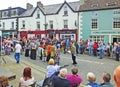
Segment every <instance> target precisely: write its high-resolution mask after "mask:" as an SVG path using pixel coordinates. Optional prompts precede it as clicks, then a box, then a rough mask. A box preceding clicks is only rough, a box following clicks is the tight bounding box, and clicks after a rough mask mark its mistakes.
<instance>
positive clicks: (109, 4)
mask: <svg viewBox="0 0 120 87" xmlns="http://www.w3.org/2000/svg"><path fill="white" fill-rule="evenodd" d="M116 4H117V3H116V2H108V3H106V5H107V6H115V5H116Z"/></svg>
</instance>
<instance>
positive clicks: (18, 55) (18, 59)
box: [14, 53, 20, 62]
mask: <svg viewBox="0 0 120 87" xmlns="http://www.w3.org/2000/svg"><path fill="white" fill-rule="evenodd" d="M14 57H15V60H16V61H17V62H19V61H20V53H15V55H14Z"/></svg>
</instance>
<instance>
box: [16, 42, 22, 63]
mask: <svg viewBox="0 0 120 87" xmlns="http://www.w3.org/2000/svg"><path fill="white" fill-rule="evenodd" d="M21 49H22V47H21V45H20V44H19V41H16V45H15V59H16V62H17V63H19V62H20V52H21Z"/></svg>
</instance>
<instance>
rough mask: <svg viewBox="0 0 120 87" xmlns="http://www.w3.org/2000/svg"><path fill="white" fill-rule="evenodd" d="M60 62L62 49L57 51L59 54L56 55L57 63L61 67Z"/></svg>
mask: <svg viewBox="0 0 120 87" xmlns="http://www.w3.org/2000/svg"><path fill="white" fill-rule="evenodd" d="M59 62H60V48H58V49H57V53H56V63H57V64H58V65H59Z"/></svg>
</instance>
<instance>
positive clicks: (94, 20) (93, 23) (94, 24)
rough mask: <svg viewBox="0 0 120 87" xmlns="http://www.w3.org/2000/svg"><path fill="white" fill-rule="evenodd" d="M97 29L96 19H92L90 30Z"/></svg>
mask: <svg viewBox="0 0 120 87" xmlns="http://www.w3.org/2000/svg"><path fill="white" fill-rule="evenodd" d="M97 27H98V23H97V19H92V29H97Z"/></svg>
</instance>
